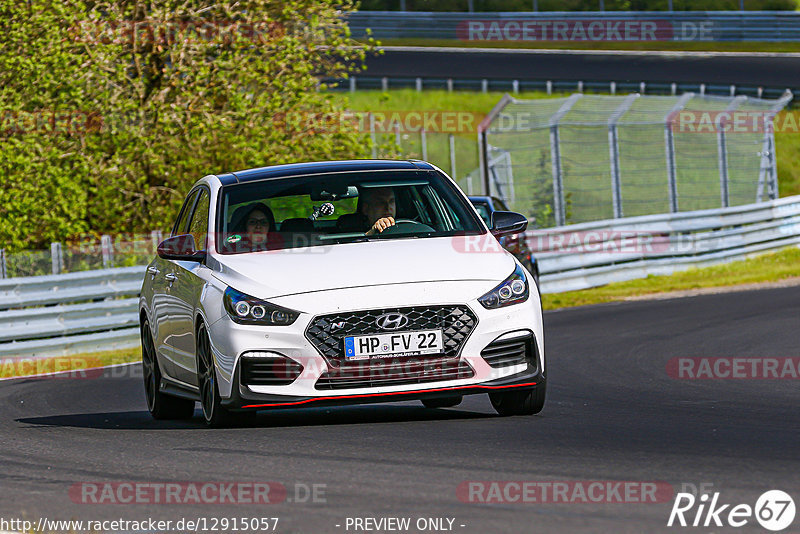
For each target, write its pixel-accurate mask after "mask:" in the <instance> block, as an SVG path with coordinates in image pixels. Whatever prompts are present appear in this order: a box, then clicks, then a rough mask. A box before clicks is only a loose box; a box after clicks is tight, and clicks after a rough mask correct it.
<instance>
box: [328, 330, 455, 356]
mask: <svg viewBox="0 0 800 534" xmlns="http://www.w3.org/2000/svg"><path fill="white" fill-rule="evenodd" d="M443 350H444V343H443V342H442V331H441V330H417V331H415V332H394V333H391V334H375V335H371V336H348V337H346V338H344V357H345V359H346V360H366V359H368V358H398V357H402V356H421V355H423V354H439V353H441V352H442V351H443Z"/></svg>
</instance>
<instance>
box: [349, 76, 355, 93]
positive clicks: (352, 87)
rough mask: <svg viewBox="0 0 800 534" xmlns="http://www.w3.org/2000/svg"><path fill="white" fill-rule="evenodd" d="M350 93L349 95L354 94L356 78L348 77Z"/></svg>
mask: <svg viewBox="0 0 800 534" xmlns="http://www.w3.org/2000/svg"><path fill="white" fill-rule="evenodd" d="M350 92H351V93H355V92H356V77H355V76H350Z"/></svg>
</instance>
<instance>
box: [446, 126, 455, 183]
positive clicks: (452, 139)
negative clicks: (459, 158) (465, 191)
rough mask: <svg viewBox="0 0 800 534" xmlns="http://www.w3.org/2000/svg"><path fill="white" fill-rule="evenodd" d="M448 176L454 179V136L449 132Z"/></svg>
mask: <svg viewBox="0 0 800 534" xmlns="http://www.w3.org/2000/svg"><path fill="white" fill-rule="evenodd" d="M448 137H449V138H450V139H449V141H450V177H451V178H452V179H453V180H455V179H456V136H455V135H453V134H450V135H449V136H448Z"/></svg>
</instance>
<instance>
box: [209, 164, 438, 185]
mask: <svg viewBox="0 0 800 534" xmlns="http://www.w3.org/2000/svg"><path fill="white" fill-rule="evenodd" d="M363 170H376V171H391V170H398V171H420V170H425V171H430V170H433V166H432V165H431V164H430V163H426V162H424V161H416V160H408V161H394V160H382V159H355V160H345V161H317V162H313V163H288V164H286V165H271V166H269V167H259V168H257V169H247V170H243V171H236V172H231V173H227V174H219V175H217V178H219V179H220V181H221V182H222V185H230V184H235V183H244V182H254V181H257V180H268V179H272V178H285V177H288V176H298V175H307V174H327V173H336V172H347V171H363Z"/></svg>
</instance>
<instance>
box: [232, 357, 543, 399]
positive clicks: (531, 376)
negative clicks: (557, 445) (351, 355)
mask: <svg viewBox="0 0 800 534" xmlns="http://www.w3.org/2000/svg"><path fill="white" fill-rule="evenodd" d="M540 361H541V359H540V358H538V354H537V362H536V363H535V364H529V365H528V366H527V368H526V369H525V370H524V371H522V372H519V373H515V374H513V375H510V376H506V377H502V378H498V379H494V380H489V381H486V382H482V383H475V384H463V385H447V384H448V383H447V382H439V383H437V384H425V385H424V386H423V387H422V388H418V389H405V390H400V391H391V392H370V391H368V390H366V388H365V391H364V392H362V393H352V394H346V395H342V394H337V395H317V396H311V397H303V396H296V395H281V394H265V393H255V392H253V391H252V390H251V388H249V387H247V386H244V385H241V384H240V380H239V368H238V367H237V369H236V371H235V373H234V383H235V384H236V385H235V387H234V388H233V389H232V394H231V396H230V397H229V398H227V399H223V400H222V405H223V406H225V407H226V408H227V409H229V410H266V409H280V408H299V407H312V406H344V405H352V404H370V403H376V402H399V401H408V400H420V399H433V398H441V397H453V396H460V395H474V394H478V393H490V392H493V391H506V390H511V389H534V388H537V387H544V386H545V381H546V378H545V375H544V373H543V372H542V369H541V365H540Z"/></svg>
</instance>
